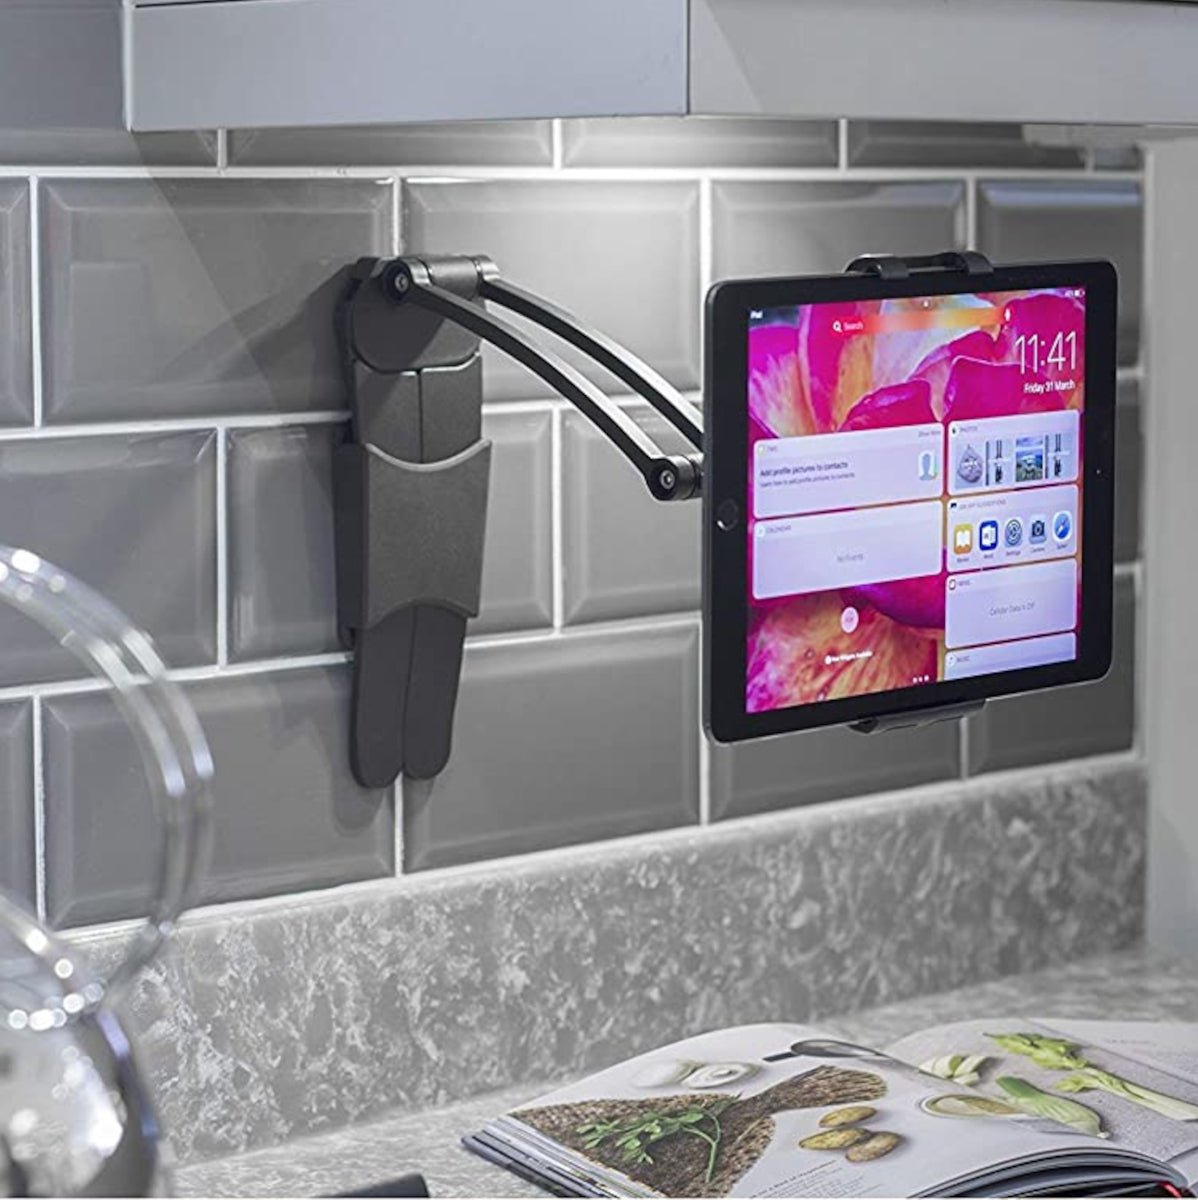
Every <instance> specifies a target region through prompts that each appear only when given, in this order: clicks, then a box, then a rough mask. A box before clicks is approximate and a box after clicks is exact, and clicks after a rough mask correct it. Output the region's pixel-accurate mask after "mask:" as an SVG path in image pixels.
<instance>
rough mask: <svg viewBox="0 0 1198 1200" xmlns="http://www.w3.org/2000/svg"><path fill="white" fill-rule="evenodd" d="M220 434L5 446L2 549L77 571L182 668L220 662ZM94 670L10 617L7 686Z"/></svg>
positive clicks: (3, 630) (5, 619) (3, 647)
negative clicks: (10, 548)
mask: <svg viewBox="0 0 1198 1200" xmlns="http://www.w3.org/2000/svg"><path fill="white" fill-rule="evenodd" d="M215 441H216V438H215V434H213V433H211V432H207V431H201V432H196V433H173V434H139V435H134V436H128V437H94V438H73V437H72V438H51V439H44V440H39V441H15V442H9V443H7V444H5V445H0V542H5V543H7V544H8V545H11V546H22V547H25V548H27V549H29V550H32V551H33V552H34V553H35V554H38V555H40V556H42V557H43V558H45V559H47V560H48V561H50V562H53V563H55V564H56V565H58V566H60V567H63V568H65V569H66V570H68V571H70V572H71V573H72V574H73V575H77V576H78V577H79V578H80V579H82V580H83V581H84V583H87V584H90V585H91V586H92V587H94V588H96V589H97V590H98V591H100V592H101V593H103V594H104V595H105V596H107V597H108V599H110V600H111V601H112V602H113V603H114V604H116V605H117V606H118V607H120V608H122V609H123V610H124V611H125V612H126V613H127V614H128V615H129V617H130V618H131V619H132V620H133V622H134V623H135V624H136V625H139V626H141V627H142V628H144V629H145V630H146V631H147V632H149V633H150V634H151V635H152V636H153V638H154V640H155V642H156V644H157V646H158V649H159V650H160V652H161V653H162V656H163V658H164V659H165V660H166V661H167V663H168V665H170V666H185V665H189V664H194V663H201V662H210V661H212V659H213V658H214V656H215V653H216V646H215V630H216V469H215V468H216V455H215ZM87 673H88V672H87V670H86V668H84V667H83V666H82V665H81V664H80V663H79V662H78V661H77V660H76V659H75V658H74V657H73V656H71V655H69V654H68V653H67V652H66V651H64V650H62V649H60V648H59V646H58V645H57V644H56V643H55V641H54V639H53V638H51V637H50V635H49V634H46V633H43V632H42V631H41V630H40V629H38V628H37V627H36V626H34V625H33V623H32V622H31V621H30V620H29V619H28V618H27V617H25V616H24V615H22V614H21V613H18V612H16V611H15V610H12V609H8V608H4V609H2V610H0V684H5V685H6V684H19V683H27V682H31V681H36V680H43V679H59V678H63V677H72V676H76V675H86V674H87Z"/></svg>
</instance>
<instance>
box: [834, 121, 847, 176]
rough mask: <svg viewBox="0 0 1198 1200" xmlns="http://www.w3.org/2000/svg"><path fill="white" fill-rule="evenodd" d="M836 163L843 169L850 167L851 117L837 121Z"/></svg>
mask: <svg viewBox="0 0 1198 1200" xmlns="http://www.w3.org/2000/svg"><path fill="white" fill-rule="evenodd" d="M836 165H837V167H838V168H839V169H840V170H841V171H848V169H849V119H848V117H841V118H840V120H839V121H837V122H836Z"/></svg>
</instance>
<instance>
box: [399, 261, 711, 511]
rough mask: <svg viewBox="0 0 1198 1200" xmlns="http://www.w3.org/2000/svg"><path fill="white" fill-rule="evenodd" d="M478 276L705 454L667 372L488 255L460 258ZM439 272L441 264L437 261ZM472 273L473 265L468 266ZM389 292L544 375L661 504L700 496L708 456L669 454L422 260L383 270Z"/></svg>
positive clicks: (573, 373) (568, 369)
mask: <svg viewBox="0 0 1198 1200" xmlns="http://www.w3.org/2000/svg"><path fill="white" fill-rule="evenodd" d="M459 263H468V264H471V265H472V266H473V267H474V269H475V271H476V272H477V280H478V282H477V288H476V293H475V294H476V295H477V297H478V298H479V299H481V300H490V301H492V302H493V303H495V304H499V305H502V306H503V307H505V308H509V309H511V310H512V311H513V312H517V313H519V314H520V315H521V316H523V317H526V318H527V319H529V320H531V321H534V322H536V323H537V324H538V325H540V326H541V327H542V328H544V329H547V330H548V331H549V332H551V333H554V334H556V335H557V336H558V337H560V338H562V339H563V340H564V341H567V342H569V343H570V344H571V345H573V346H576V347H578V349H580V350H583V351H584V352H586V353H587V354H588V355H589V356H590V357H591V358H593V359H594V360H595V361H596V362H598V363H599V364H600V365H601V366H603V367H606V368H607V370H609V371H611V372H612V374H614V375H615V376H617V377H618V378H619V379H620V380H622V381H623V382H624V383H625V384H627V385H628V387H629V388H630V389H631V390H632V391H634V392H636V393H637V394H638V395H640V396H642V397H644V399H646V400H648V402H649V403H650V404H651V405H653V407H654V408H655V409H657V411H658V412H659V413H661V415H662V416H663V417H665V418H666V420H668V421H669V422H670V423H671V424H672V425H673V426H674V428H675V429H677V430H679V432H681V433H682V434H684V435H685V436H686V437H687V438H688V439H689V440H690V441H691V442H692V443H693V445H694V446H695V449H696V450H701V449H702V446H703V424H702V421H701V420H700V418H699V416H698V414H697V413H696V412H695V410H694V409H693V408H692V406H691V405H689V404H688V403H687V402H686V401H685V400H684V399H683V398H682V397H681V396H680V395H679V394H678V393H677V392H676V391H675V390H674V389H673V388H672V387H671V386H670V385H669V384H668V383H667V382H666V381H665V380H664V379H662V377H661V376H660V375H658V374H657V372H656V371H654V370H653V369H652V368H651V367H649V366H647V365H646V364H645V363H643V362H641V361H640V359H638V358H637V357H636V356H635V355H634V354H631V353H630V352H629V351H628V350H626V349H625V348H624V347H623V346H620V345H618V344H617V343H616V342H613V341H612V340H611V339H610V338H609V337H607V336H606V335H605V334H602V333H599V332H598V331H597V330H593V329H588V328H587V327H586V326H585V325H583V323H582V322H581V321H579V320H578V318H577V317H575V316H573V314H571V313H568V312H566V311H565V309H562V308H558V307H557V306H556V305H554V304H551V303H550V302H549V301H548V300H543V299H542V298H541V297H539V296H534V295H533V294H532V293H531V292H526V291H524V290H523V289H522V288H518V287H516V286H514V285H513V284H510V283H505V282H504V281H503V280H502V279H500V277H499V271H498V269H497V268H496V266H495V264H494V263H493V262H491V260H490V259H488V258H481V257H479V258H470V259H465V260H461V259H459V260H456V261H455V262H454V264H453V265H455V266H456V265H458V264H459ZM431 265H432V268H433V270H435V269H436V266H437V265H438V264H437V260H433V262H432V264H431ZM467 269H468V268H467ZM383 287H384V290H389V291H390V292H391V294H392V295H393V296H394V297H395V299H396V301H397V302H399V303H401V304H415V305H419V307H421V308H424V309H427V310H428V311H429V312H432V313H435V314H436V315H437V316H439V317H442V318H444V319H445V320H447V321H452V322H454V323H455V324H457V325H461V326H462V327H463V328H465V329H467V330H469V331H470V332H471V333H473V334H475V335H476V336H477V337H479V338H481V339H482V340H483V341H487V342H490V343H491V344H492V345H494V346H498V347H499V349H501V350H503V351H504V352H505V353H506V354H509V355H511V357H512V358H514V359H516V361H517V362H520V363H522V364H523V365H524V366H526V367H527V368H528V369H529V370H530V371H532V372H533V373H534V374H536V375H539V376H540V377H541V378H542V379H543V380H545V382H546V383H548V384H549V385H550V387H552V388H553V389H554V390H555V391H557V392H558V393H560V394H561V395H562V396H564V397H565V398H566V399H567V400H569V401H570V402H571V403H572V404H574V405H575V406H576V407H577V408H579V409H580V410H581V411H582V412H583V413H585V414H586V416H588V417H589V418H590V419H591V420H592V421H594V423H595V424H596V425H598V426H599V428H600V429H602V430H603V432H604V433H605V434H607V436H608V437H609V438H610V439H611V440H612V441H613V442H614V443H615V444H616V446H617V447H618V448H619V449H620V450H621V451H622V452H623V454H624V455H625V457H627V458H628V459H629V460H630V461H631V462H632V464H633V466H635V467H636V469H637V470H638V471H639V472H640V473H641V476H642V477H643V478H644V480H645V483H646V484H647V485H648V487H649V490H650V491H651V492H652V493H653V495H654V497H655V498H656V499H658V500H689V499H690V498H691V497H692V496H697V495H698V494H699V488H700V484H701V480H702V457H701V456H700V455H666V454H663V453H662V452H661V450H660V448H659V447H658V446H657V445H656V443H655V442H654V441H653V439H652V438H651V437H649V435H648V434H647V433H645V431H644V430H643V429H642V428H641V427H640V426H639V425H638V424H637V423H636V421H634V420H633V419H632V417H630V416H629V415H628V414H627V413H626V412H625V411H624V410H623V409H622V408H620V407H619V406H618V405H617V404H613V403H612V401H611V400H610V399H608V397H607V396H605V395H604V394H603V392H601V391H600V390H599V388H597V387H596V386H595V385H594V384H593V383H591V381H590V380H589V379H587V378H586V376H584V375H583V374H581V372H579V371H577V370H576V369H575V368H574V367H572V366H570V364H569V363H568V362H566V361H565V360H564V359H563V358H562V357H561V356H560V355H557V354H555V353H553V351H551V350H546V349H545V348H544V347H542V346H538V345H537V344H536V343H535V342H534V341H532V339H531V338H529V337H528V336H527V335H526V334H525V333H523V332H522V331H521V330H520V329H517V328H516V326H514V325H512V324H511V323H510V322H508V321H505V320H503V318H501V317H497V316H495V315H494V314H492V313H490V312H488V311H487V310H486V309H485V308H483V307H481V306H479V305H477V304H472V303H471V302H470V300H469V299H464V298H463V297H462V296H460V295H456V294H455V293H454V292H451V291H449V290H448V289H446V288H443V287H439V286H438V285H437V284H436V283H434V282H433V277H432V273H431V271H430V266H429V265H426V263H425V262H424V261H422V260H421V259H417V258H399V259H396V260H395V261H394V262H393V263H391V264H390V265H389V267H388V268H387V269H386V270H385V271H384V273H383Z"/></svg>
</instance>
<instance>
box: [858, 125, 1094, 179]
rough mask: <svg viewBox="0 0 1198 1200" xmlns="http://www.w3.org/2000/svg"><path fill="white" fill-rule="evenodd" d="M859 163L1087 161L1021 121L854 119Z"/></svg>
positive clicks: (1049, 164)
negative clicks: (1040, 141)
mask: <svg viewBox="0 0 1198 1200" xmlns="http://www.w3.org/2000/svg"><path fill="white" fill-rule="evenodd" d="M848 151H849V163H850V164H851V165H852V166H855V167H916V166H918V167H1056V168H1062V167H1083V166H1085V156H1084V155H1083V153H1082V152H1081V151H1080V150H1079V149H1077V148H1076V147H1072V146H1041V145H1036V144H1034V143H1032V142H1028V141H1026V140H1025V139H1024V134H1023V126H1022V125H1012V124H1005V123H1000V122H996V121H992V122H971V121H850V122H849V128H848Z"/></svg>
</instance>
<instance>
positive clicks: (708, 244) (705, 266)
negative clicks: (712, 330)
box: [699, 179, 715, 378]
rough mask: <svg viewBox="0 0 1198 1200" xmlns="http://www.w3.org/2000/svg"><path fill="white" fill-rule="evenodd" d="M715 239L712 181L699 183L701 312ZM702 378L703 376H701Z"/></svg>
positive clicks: (709, 284)
mask: <svg viewBox="0 0 1198 1200" xmlns="http://www.w3.org/2000/svg"><path fill="white" fill-rule="evenodd" d="M714 255H715V239H714V236H713V234H712V224H711V180H710V179H701V180H700V181H699V311H700V312H703V306H704V304H705V303H706V301H707V289H708V288H709V287H711V284H712V261H713V258H714ZM700 378H702V376H700Z"/></svg>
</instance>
